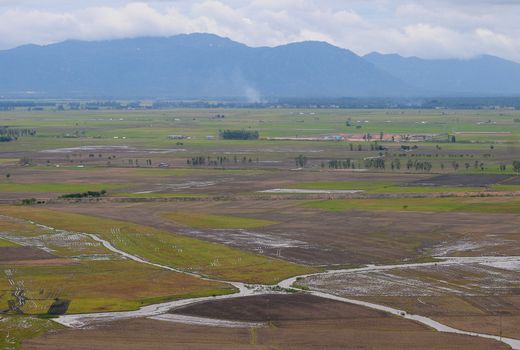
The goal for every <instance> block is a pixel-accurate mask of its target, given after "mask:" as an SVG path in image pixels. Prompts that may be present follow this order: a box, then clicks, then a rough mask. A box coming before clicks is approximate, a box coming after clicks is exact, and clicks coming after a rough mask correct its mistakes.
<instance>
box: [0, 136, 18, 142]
mask: <svg viewBox="0 0 520 350" xmlns="http://www.w3.org/2000/svg"><path fill="white" fill-rule="evenodd" d="M14 140H16V138H15V137H12V136H3V135H0V142H11V141H14Z"/></svg>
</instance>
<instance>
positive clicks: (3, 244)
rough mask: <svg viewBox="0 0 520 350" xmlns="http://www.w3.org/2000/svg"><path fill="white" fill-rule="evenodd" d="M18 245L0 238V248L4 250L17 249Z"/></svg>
mask: <svg viewBox="0 0 520 350" xmlns="http://www.w3.org/2000/svg"><path fill="white" fill-rule="evenodd" d="M18 246H19V245H18V244H16V243H13V242H11V241H8V240H6V239H2V238H0V248H4V247H18Z"/></svg>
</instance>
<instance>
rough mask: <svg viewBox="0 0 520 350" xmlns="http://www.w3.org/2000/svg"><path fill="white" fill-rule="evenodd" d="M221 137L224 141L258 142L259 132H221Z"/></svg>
mask: <svg viewBox="0 0 520 350" xmlns="http://www.w3.org/2000/svg"><path fill="white" fill-rule="evenodd" d="M218 133H219V137H220V138H221V139H224V140H258V138H259V137H260V135H259V133H258V131H249V130H219V132H218Z"/></svg>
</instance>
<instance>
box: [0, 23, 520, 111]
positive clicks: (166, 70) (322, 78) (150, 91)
mask: <svg viewBox="0 0 520 350" xmlns="http://www.w3.org/2000/svg"><path fill="white" fill-rule="evenodd" d="M484 57H489V58H486V59H479V60H478V61H477V63H475V61H471V60H470V61H468V63H467V65H464V64H463V65H462V66H461V62H459V61H455V60H451V61H450V60H424V59H420V58H415V57H414V58H405V57H402V56H399V55H385V54H379V53H372V54H368V55H365V56H359V55H357V54H355V53H354V52H352V51H351V50H348V49H344V48H340V47H337V46H334V45H331V44H329V43H326V42H323V41H304V42H297V43H289V44H285V45H280V46H275V47H267V46H262V47H250V46H247V45H245V44H242V43H239V42H236V41H233V40H231V39H229V38H224V37H220V36H217V35H214V34H205V33H194V34H180V35H176V36H172V37H140V38H129V39H116V40H105V41H80V40H67V41H64V42H60V43H55V44H49V45H33V44H29V45H23V46H20V47H17V48H13V49H9V50H2V51H0V77H1V80H0V95H3V96H16V95H19V96H26V95H30V96H37V97H93V96H95V97H110V98H134V97H135V98H180V99H189V98H243V99H246V100H250V101H252V102H255V101H261V100H262V99H263V98H281V97H297V98H306V97H405V96H434V95H442V94H443V93H445V94H447V95H457V94H462V95H464V94H473V93H478V94H492V95H493V94H495V93H497V94H498V95H500V94H504V95H506V94H508V93H514V94H516V93H518V94H520V88H517V85H518V84H515V82H514V81H513V82H508V83H506V82H505V81H506V80H508V79H510V78H511V77H513V80H514V79H516V74H517V72H518V80H517V81H520V64H517V63H515V62H512V61H506V60H503V59H500V58H497V57H493V56H484ZM483 60H484V61H486V60H487V64H490V65H491V66H492V69H491V71H490V72H489V73H486V75H485V77H486V79H488V80H489V79H491V78H490V75H491V76H492V77H495V78H496V77H497V76H498V78H499V79H493V84H491V87H490V89H488V91H486V89H485V84H484V83H480V82H478V81H477V82H476V80H478V79H476V77H474V76H472V70H473V71H474V70H475V69H477V68H478V69H480V71H482V68H481V67H480V66H479V64H480V65H482V64H484V63H486V62H484V63H483ZM446 64H452V65H454V66H456V67H457V69H458V70H459V71H460V74H459V75H457V74H454V73H453V72H452V70H453V69H451V71H450V69H448V68H449V67H445V66H446ZM443 65H444V66H443ZM475 67H477V68H475ZM479 67H480V68H479ZM443 69H444V70H446V73H444V72H443ZM434 78H435V79H434ZM441 78H443V79H444V80H442V79H441ZM450 78H451V80H450ZM428 79H430V80H431V83H429V81H428ZM454 79H459V80H457V81H456V84H455V83H453V81H454ZM446 85H448V86H446ZM466 87H472V88H473V91H471V89H466ZM474 87H478V88H479V89H474ZM467 90H468V91H467Z"/></svg>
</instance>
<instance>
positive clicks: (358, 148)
mask: <svg viewBox="0 0 520 350" xmlns="http://www.w3.org/2000/svg"><path fill="white" fill-rule="evenodd" d="M348 146H349V148H350V151H354V149H355V148H354V145H353V144H351V143H349V144H348ZM356 149H357V150H358V151H359V152H361V151H363V146H362V145H360V144H358V145H357V147H356Z"/></svg>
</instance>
